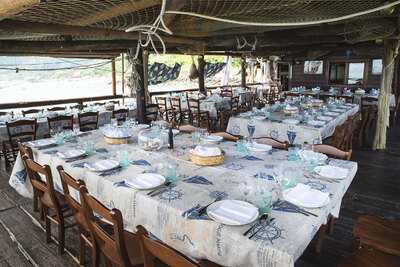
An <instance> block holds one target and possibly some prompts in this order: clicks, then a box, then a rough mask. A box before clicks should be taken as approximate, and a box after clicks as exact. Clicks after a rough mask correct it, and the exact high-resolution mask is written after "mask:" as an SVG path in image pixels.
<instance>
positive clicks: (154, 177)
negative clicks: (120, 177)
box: [125, 173, 165, 190]
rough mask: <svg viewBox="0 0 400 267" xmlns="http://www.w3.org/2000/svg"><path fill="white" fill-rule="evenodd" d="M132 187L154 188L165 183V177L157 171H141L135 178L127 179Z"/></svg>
mask: <svg viewBox="0 0 400 267" xmlns="http://www.w3.org/2000/svg"><path fill="white" fill-rule="evenodd" d="M125 183H126V184H127V185H128V186H129V187H132V188H135V189H139V190H146V189H152V188H155V187H157V186H160V185H162V184H164V183H165V177H164V176H162V175H161V174H157V173H141V174H139V175H138V176H136V177H135V178H132V179H129V180H125Z"/></svg>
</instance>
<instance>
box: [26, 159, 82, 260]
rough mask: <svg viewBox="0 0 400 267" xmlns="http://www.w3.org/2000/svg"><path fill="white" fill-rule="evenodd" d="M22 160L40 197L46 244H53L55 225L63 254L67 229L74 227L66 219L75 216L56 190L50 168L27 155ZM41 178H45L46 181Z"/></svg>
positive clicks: (59, 249) (60, 250)
mask: <svg viewBox="0 0 400 267" xmlns="http://www.w3.org/2000/svg"><path fill="white" fill-rule="evenodd" d="M22 159H23V161H24V165H25V166H26V172H27V175H28V177H29V180H30V182H31V184H32V187H33V188H35V190H37V193H38V195H39V196H38V197H39V201H40V207H41V209H42V214H43V216H44V221H45V225H46V226H45V228H46V242H47V243H50V242H51V223H54V224H56V225H57V228H58V252H59V253H60V254H62V253H64V247H65V229H66V228H69V227H72V226H74V224H66V221H65V219H66V218H68V217H71V216H72V215H73V214H72V213H71V211H70V209H69V207H68V205H67V203H66V202H65V199H64V196H63V195H62V194H61V193H59V192H57V191H56V190H55V189H54V183H53V176H52V174H51V170H50V166H49V165H44V166H42V165H40V164H39V163H37V162H35V161H33V160H32V159H30V158H28V157H27V156H26V155H24V156H23V157H22ZM41 177H43V178H44V181H43V180H42V179H43V178H41Z"/></svg>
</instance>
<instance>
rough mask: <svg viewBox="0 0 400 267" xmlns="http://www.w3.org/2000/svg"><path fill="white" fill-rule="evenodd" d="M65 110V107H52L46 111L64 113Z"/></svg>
mask: <svg viewBox="0 0 400 267" xmlns="http://www.w3.org/2000/svg"><path fill="white" fill-rule="evenodd" d="M65 109H66V107H52V108H48V109H47V110H48V111H64V110H65Z"/></svg>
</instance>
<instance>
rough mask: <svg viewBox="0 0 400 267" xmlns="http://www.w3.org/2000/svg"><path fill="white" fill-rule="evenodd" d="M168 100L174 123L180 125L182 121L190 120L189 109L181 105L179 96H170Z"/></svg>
mask: <svg viewBox="0 0 400 267" xmlns="http://www.w3.org/2000/svg"><path fill="white" fill-rule="evenodd" d="M170 101H171V107H172V109H173V114H174V120H175V121H176V123H177V124H178V125H181V124H182V123H184V122H190V109H189V108H188V107H186V108H185V107H183V106H182V100H181V98H180V97H179V96H175V97H171V98H170Z"/></svg>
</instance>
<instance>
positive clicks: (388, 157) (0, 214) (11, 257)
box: [0, 126, 400, 267]
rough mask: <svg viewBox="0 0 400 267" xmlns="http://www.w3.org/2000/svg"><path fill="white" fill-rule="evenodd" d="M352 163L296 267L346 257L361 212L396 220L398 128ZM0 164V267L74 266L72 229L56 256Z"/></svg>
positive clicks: (399, 211) (358, 152) (326, 264)
mask: <svg viewBox="0 0 400 267" xmlns="http://www.w3.org/2000/svg"><path fill="white" fill-rule="evenodd" d="M353 160H354V161H357V162H358V163H359V170H358V172H357V175H356V178H355V179H354V181H353V183H352V185H351V186H350V188H349V190H348V192H347V193H346V195H345V198H344V199H343V203H342V209H341V214H340V218H339V219H338V221H337V224H336V226H335V228H334V232H333V234H332V235H331V236H328V238H327V239H326V240H325V242H324V244H323V248H322V253H321V254H319V255H317V254H316V253H315V252H314V247H313V244H310V246H309V247H308V248H307V250H306V252H305V253H304V255H303V256H302V257H301V258H300V260H299V261H298V262H297V263H296V266H298V267H317V266H323V267H330V266H332V267H333V266H336V265H337V263H338V262H339V261H340V260H341V259H343V257H346V256H349V255H350V254H351V253H352V251H353V248H352V240H353V238H352V234H351V233H352V227H353V224H354V220H355V219H356V218H357V217H358V216H359V215H361V214H367V213H368V214H375V215H379V216H384V217H387V218H400V193H399V192H400V176H399V174H400V127H399V126H397V127H395V128H393V129H391V131H390V136H389V145H388V150H387V151H386V152H373V151H371V150H368V149H358V148H355V149H354V152H353ZM0 164H1V167H0V240H1V241H2V242H0V266H77V265H78V264H77V263H76V261H75V260H76V259H74V258H73V257H72V255H76V251H77V249H78V245H77V244H78V242H77V238H76V231H74V230H67V236H66V239H67V241H66V245H67V249H68V252H67V253H65V254H63V255H58V254H57V245H56V244H55V243H54V242H52V243H50V244H46V242H45V233H44V231H43V228H42V227H41V226H40V223H39V221H38V215H37V214H34V213H33V212H32V202H31V200H29V199H25V198H23V197H21V196H19V195H18V194H17V193H16V192H15V191H14V189H12V188H11V187H10V186H9V185H8V177H9V173H7V172H6V171H5V170H4V167H3V166H4V164H3V162H0ZM53 230H54V229H53ZM87 266H89V264H87Z"/></svg>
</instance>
